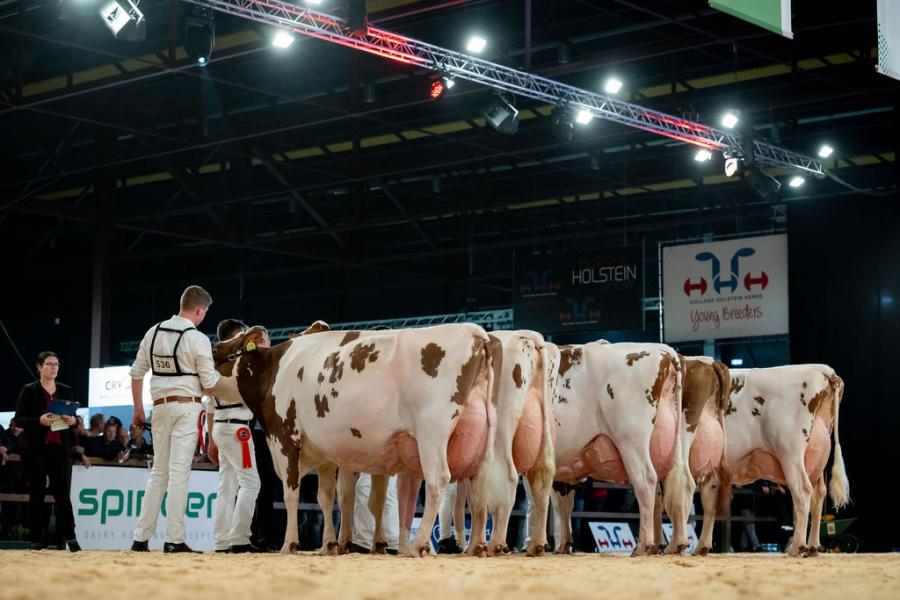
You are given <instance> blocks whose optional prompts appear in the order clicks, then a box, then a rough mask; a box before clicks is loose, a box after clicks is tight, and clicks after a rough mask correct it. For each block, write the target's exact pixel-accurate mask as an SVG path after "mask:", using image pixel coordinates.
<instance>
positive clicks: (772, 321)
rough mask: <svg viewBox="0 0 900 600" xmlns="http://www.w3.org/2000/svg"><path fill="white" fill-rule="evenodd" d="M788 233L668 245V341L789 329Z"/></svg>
mask: <svg viewBox="0 0 900 600" xmlns="http://www.w3.org/2000/svg"><path fill="white" fill-rule="evenodd" d="M787 254H788V245H787V235H772V236H764V237H754V238H743V239H737V240H728V241H724V242H707V243H702V244H688V245H685V246H668V247H666V248H663V290H662V297H663V321H664V324H665V339H666V341H667V342H684V341H688V340H711V339H717V338H730V337H745V336H756V335H775V334H782V333H787V332H788V262H787Z"/></svg>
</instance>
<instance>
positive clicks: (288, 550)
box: [281, 542, 300, 554]
mask: <svg viewBox="0 0 900 600" xmlns="http://www.w3.org/2000/svg"><path fill="white" fill-rule="evenodd" d="M299 549H300V544H298V543H297V542H289V543H288V542H285V544H284V546H282V547H281V553H282V554H294V553H295V552H296V551H297V550H299Z"/></svg>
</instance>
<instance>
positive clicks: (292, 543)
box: [281, 480, 300, 554]
mask: <svg viewBox="0 0 900 600" xmlns="http://www.w3.org/2000/svg"><path fill="white" fill-rule="evenodd" d="M283 487H284V508H285V510H286V511H287V523H286V524H285V528H284V545H282V546H281V553H282V554H293V553H294V552H296V551H297V550H299V549H300V530H299V528H298V525H297V507H298V506H299V504H300V481H299V480H298V481H297V485H296V486H293V487H292V486H291V485H289V484H288V483H287V482H285V483H284V485H283Z"/></svg>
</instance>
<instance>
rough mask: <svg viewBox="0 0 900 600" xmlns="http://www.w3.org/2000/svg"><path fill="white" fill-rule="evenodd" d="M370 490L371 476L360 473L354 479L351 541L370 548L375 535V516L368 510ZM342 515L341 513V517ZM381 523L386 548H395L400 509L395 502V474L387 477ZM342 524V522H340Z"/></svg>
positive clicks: (398, 536)
mask: <svg viewBox="0 0 900 600" xmlns="http://www.w3.org/2000/svg"><path fill="white" fill-rule="evenodd" d="M371 491H372V476H371V475H369V474H368V473H360V474H359V479H357V480H356V494H355V498H354V500H353V543H354V544H356V545H357V546H362V547H363V548H369V549H370V550H371V549H372V537H373V536H374V535H375V517H373V516H372V513H371V512H369V493H370V492H371ZM343 518H344V515H341V519H343ZM381 525H382V527H383V528H384V540H385V541H386V542H387V545H388V548H390V549H391V550H396V549H397V542H398V541H399V539H400V509H399V506H398V504H397V476H396V475H393V476H391V478H390V479H388V485H387V494H386V498H385V501H384V510H383V511H381ZM342 526H343V524H342Z"/></svg>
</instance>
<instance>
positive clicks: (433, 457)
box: [408, 440, 450, 557]
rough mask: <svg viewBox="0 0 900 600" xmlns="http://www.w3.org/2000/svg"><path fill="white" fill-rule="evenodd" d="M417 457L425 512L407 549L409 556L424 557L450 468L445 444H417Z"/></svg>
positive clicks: (429, 544)
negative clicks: (423, 488) (420, 469)
mask: <svg viewBox="0 0 900 600" xmlns="http://www.w3.org/2000/svg"><path fill="white" fill-rule="evenodd" d="M419 457H420V459H421V463H422V474H423V475H424V476H425V511H424V512H423V513H422V521H421V523H420V524H419V530H418V531H417V532H416V538H415V539H414V540H413V543H412V546H411V547H410V548H408V554H409V555H410V556H416V557H418V556H424V555H425V554H427V553H428V552H430V550H431V543H430V541H429V540H430V539H431V530H432V529H433V528H434V522H435V520H436V519H437V514H438V510H439V509H440V506H441V498H442V497H443V495H444V489H445V488H446V487H447V484H448V483H450V467H449V466H448V465H447V446H446V443H444V444H442V445H440V446H431V447H428V446H425V447H423V445H422V441H421V440H420V442H419Z"/></svg>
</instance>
